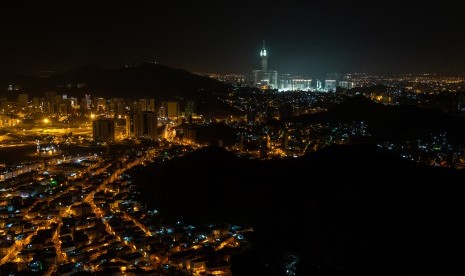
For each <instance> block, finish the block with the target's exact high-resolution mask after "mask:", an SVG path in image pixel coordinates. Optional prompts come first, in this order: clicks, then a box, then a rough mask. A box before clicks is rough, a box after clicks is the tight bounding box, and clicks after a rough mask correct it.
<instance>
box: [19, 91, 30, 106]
mask: <svg viewBox="0 0 465 276" xmlns="http://www.w3.org/2000/svg"><path fill="white" fill-rule="evenodd" d="M18 105H19V107H27V105H28V95H27V94H19V95H18Z"/></svg>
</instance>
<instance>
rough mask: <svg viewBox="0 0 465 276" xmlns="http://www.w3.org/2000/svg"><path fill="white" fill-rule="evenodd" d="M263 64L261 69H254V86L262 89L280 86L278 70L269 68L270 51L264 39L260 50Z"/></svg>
mask: <svg viewBox="0 0 465 276" xmlns="http://www.w3.org/2000/svg"><path fill="white" fill-rule="evenodd" d="M260 58H261V65H262V68H261V69H260V70H253V72H252V73H253V77H254V86H256V87H259V88H261V89H277V88H278V71H275V70H268V51H267V50H266V47H265V41H263V48H262V50H261V51H260Z"/></svg>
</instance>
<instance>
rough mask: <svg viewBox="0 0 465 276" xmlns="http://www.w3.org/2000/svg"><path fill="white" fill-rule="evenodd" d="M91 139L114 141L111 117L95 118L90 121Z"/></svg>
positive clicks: (113, 122) (113, 127) (101, 141)
mask: <svg viewBox="0 0 465 276" xmlns="http://www.w3.org/2000/svg"><path fill="white" fill-rule="evenodd" d="M92 133H93V139H94V142H96V143H104V142H106V143H111V142H114V141H115V121H114V120H113V119H97V120H95V121H93V122H92Z"/></svg>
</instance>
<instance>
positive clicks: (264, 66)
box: [260, 40, 268, 72]
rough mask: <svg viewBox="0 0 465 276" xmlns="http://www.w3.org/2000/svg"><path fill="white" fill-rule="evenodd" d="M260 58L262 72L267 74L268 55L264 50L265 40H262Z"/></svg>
mask: <svg viewBox="0 0 465 276" xmlns="http://www.w3.org/2000/svg"><path fill="white" fill-rule="evenodd" d="M260 56H261V57H262V71H263V72H267V71H268V54H267V52H266V48H265V40H263V48H262V50H261V51H260Z"/></svg>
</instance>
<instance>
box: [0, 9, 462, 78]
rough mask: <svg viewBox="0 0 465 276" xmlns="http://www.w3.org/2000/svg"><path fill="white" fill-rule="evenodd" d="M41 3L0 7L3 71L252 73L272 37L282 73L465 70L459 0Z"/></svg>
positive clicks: (273, 64) (275, 65)
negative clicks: (150, 66) (150, 67)
mask: <svg viewBox="0 0 465 276" xmlns="http://www.w3.org/2000/svg"><path fill="white" fill-rule="evenodd" d="M30 2H32V1H30ZM34 2H36V3H34V4H32V3H26V1H18V0H2V3H0V11H1V12H0V34H1V36H2V39H1V40H0V70H2V71H15V72H23V73H25V72H29V73H33V72H36V71H38V70H41V69H54V70H57V71H63V70H67V69H71V68H75V67H78V66H82V65H89V64H95V65H101V66H104V67H119V66H122V65H123V64H138V63H141V62H143V61H147V60H157V61H158V62H160V63H162V64H166V65H169V66H173V67H177V68H184V69H187V70H190V71H195V72H244V73H248V72H250V70H252V69H254V68H256V67H258V66H259V57H258V53H259V50H260V47H261V41H262V39H266V41H267V45H268V48H269V51H270V54H271V56H270V67H271V68H273V69H276V70H278V71H279V72H283V73H284V72H290V73H300V74H310V75H311V74H317V73H324V72H360V71H368V72H385V73H389V72H390V73H394V72H438V73H442V72H453V73H456V72H458V73H465V34H464V32H463V30H464V27H465V21H464V20H463V19H462V14H461V13H462V11H461V9H460V8H459V1H455V2H453V1H449V2H447V1H441V2H440V3H439V1H438V3H437V4H435V5H432V6H431V5H427V4H416V5H413V4H410V3H405V2H407V1H376V2H377V3H369V2H367V3H363V2H361V1H357V0H354V1H344V2H342V1H340V2H339V1H293V0H288V1H272V0H270V1H254V3H248V2H245V1H215V3H210V2H211V1H201V0H197V1H192V0H191V1H173V0H169V1H158V0H157V1H155V0H154V1H150V2H149V3H147V2H145V1H144V2H140V1H124V3H123V4H117V3H115V2H117V1H113V2H109V1H108V2H107V1H86V0H80V1H34ZM96 2H100V3H96ZM121 2H122V1H121ZM249 2H251V1H249ZM402 2H404V3H402Z"/></svg>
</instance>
